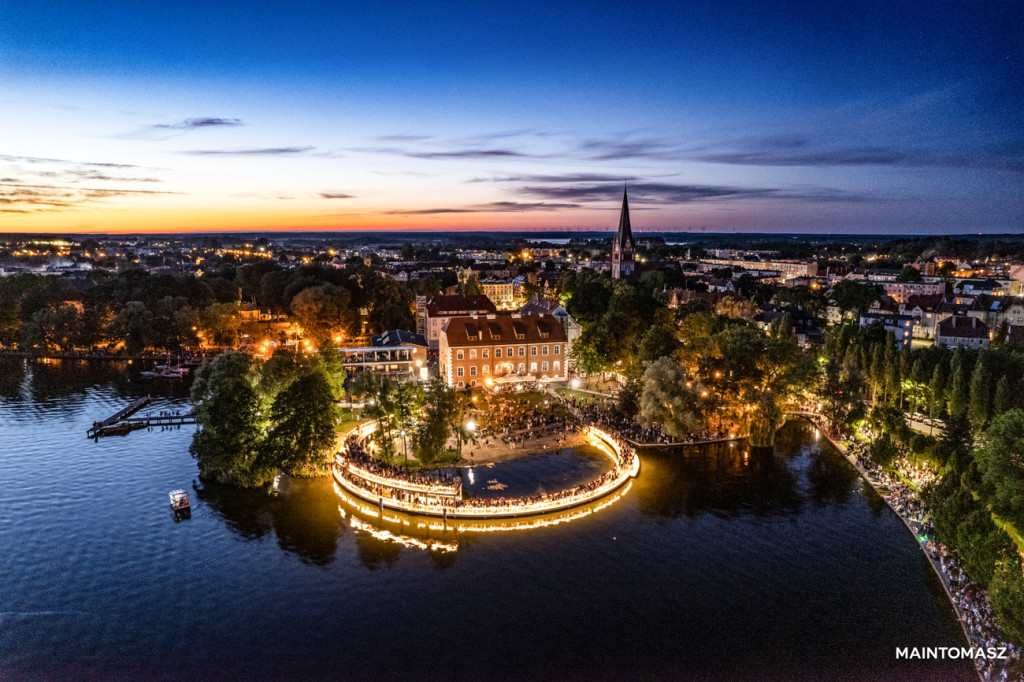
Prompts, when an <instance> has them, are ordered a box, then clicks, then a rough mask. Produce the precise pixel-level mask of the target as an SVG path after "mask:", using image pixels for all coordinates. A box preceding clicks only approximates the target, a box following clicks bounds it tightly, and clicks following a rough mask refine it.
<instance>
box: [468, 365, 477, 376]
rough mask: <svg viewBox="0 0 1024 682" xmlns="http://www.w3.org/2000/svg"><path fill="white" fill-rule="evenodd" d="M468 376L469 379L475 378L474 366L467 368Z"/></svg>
mask: <svg viewBox="0 0 1024 682" xmlns="http://www.w3.org/2000/svg"><path fill="white" fill-rule="evenodd" d="M469 376H471V377H475V376H476V365H472V366H471V367H470V368H469Z"/></svg>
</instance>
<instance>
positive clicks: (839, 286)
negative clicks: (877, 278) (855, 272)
mask: <svg viewBox="0 0 1024 682" xmlns="http://www.w3.org/2000/svg"><path fill="white" fill-rule="evenodd" d="M884 293H885V292H884V291H883V290H882V287H881V286H879V285H878V284H870V283H867V282H858V281H857V280H853V279H843V280H840V281H839V282H836V285H835V286H834V287H832V298H833V299H834V300H835V302H836V305H838V306H839V309H840V310H841V311H843V312H844V313H845V312H846V311H853V310H866V309H867V308H869V307H870V306H871V304H872V303H874V302H875V301H878V300H881V298H882V296H883V294H884Z"/></svg>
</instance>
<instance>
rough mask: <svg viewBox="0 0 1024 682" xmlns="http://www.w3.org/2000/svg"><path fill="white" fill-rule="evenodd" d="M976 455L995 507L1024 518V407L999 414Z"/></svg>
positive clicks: (1018, 518) (1004, 513)
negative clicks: (1023, 408)
mask: <svg viewBox="0 0 1024 682" xmlns="http://www.w3.org/2000/svg"><path fill="white" fill-rule="evenodd" d="M974 459H975V461H976V462H977V464H978V471H979V473H980V474H981V480H982V484H983V486H984V490H985V492H986V493H987V495H986V496H987V497H989V498H990V499H991V501H992V509H993V510H994V511H995V512H996V513H997V514H1001V515H1003V516H1005V517H1007V518H1009V519H1014V520H1017V521H1018V522H1019V520H1021V519H1024V410H1010V411H1009V412H1006V413H1004V414H1001V415H999V416H998V417H996V418H995V419H994V420H993V421H992V426H990V427H989V428H988V431H986V432H985V443H984V445H982V446H981V447H980V448H978V450H977V451H975V453H974Z"/></svg>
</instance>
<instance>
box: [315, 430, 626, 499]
mask: <svg viewBox="0 0 1024 682" xmlns="http://www.w3.org/2000/svg"><path fill="white" fill-rule="evenodd" d="M372 430H373V424H368V425H365V426H364V427H361V428H360V429H359V430H358V432H356V433H355V436H356V438H357V439H363V438H366V436H367V435H369V433H370V432H372ZM586 434H587V436H589V437H590V438H592V439H593V442H594V445H595V446H596V447H597V448H598V449H599V450H601V452H603V453H604V454H605V455H607V456H608V457H609V458H610V459H611V460H612V462H613V464H614V466H613V468H612V469H611V471H608V472H607V473H605V474H603V475H602V476H601V477H600V478H598V479H596V480H594V481H591V482H589V483H585V484H582V485H579V486H574V487H573V488H569V489H566V490H560V491H557V492H553V493H546V494H543V495H537V496H534V497H529V498H510V499H491V498H473V499H463V498H462V486H461V484H459V483H458V482H455V483H449V482H443V481H437V482H432V481H410V480H405V479H399V478H390V477H387V476H383V475H381V474H380V473H376V472H371V471H368V470H367V469H366V468H365V467H362V466H360V465H359V463H358V462H357V461H355V460H356V458H355V457H351V456H350V455H349V453H348V450H347V446H346V448H343V449H342V450H341V451H340V452H339V453H338V454H337V456H336V457H335V462H334V480H335V481H336V482H337V483H338V485H339V486H341V487H342V488H344V489H345V490H346V491H348V492H349V493H351V494H352V495H355V496H357V497H359V498H362V499H363V500H366V501H368V502H371V503H373V504H375V505H377V506H378V507H379V508H380V509H382V510H383V509H391V510H398V511H403V512H408V513H411V514H423V515H427V516H440V517H444V518H452V519H460V518H461V519H499V518H512V517H517V516H532V515H537V514H550V513H552V512H557V511H560V510H563V509H568V508H570V507H575V506H578V505H582V504H586V503H588V502H592V501H594V500H597V499H600V498H602V497H604V496H605V495H608V494H609V493H611V492H613V491H615V490H617V489H618V488H619V487H621V486H622V485H624V484H625V483H626V482H627V481H629V480H630V479H631V478H633V477H635V476H636V475H637V474H638V473H639V471H640V458H639V457H638V456H637V455H636V452H635V451H634V450H633V448H631V447H630V446H628V445H626V444H623V443H620V442H619V441H618V440H617V439H616V438H615V437H613V436H611V435H610V434H608V433H606V432H604V431H602V430H601V429H598V428H595V427H593V426H588V427H587V428H586Z"/></svg>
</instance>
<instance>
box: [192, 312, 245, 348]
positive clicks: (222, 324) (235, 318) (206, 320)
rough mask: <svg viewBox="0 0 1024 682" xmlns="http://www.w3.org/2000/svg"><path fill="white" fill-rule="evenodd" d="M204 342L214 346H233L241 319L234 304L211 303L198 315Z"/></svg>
mask: <svg viewBox="0 0 1024 682" xmlns="http://www.w3.org/2000/svg"><path fill="white" fill-rule="evenodd" d="M199 319H200V320H201V326H202V328H203V330H204V331H205V333H206V340H207V342H208V343H209V344H211V345H214V346H227V347H231V346H234V345H235V343H236V342H237V341H238V329H239V327H241V326H242V319H241V317H239V315H238V306H237V305H236V304H234V303H211V304H210V305H208V306H206V307H205V308H204V309H203V310H202V312H201V313H200V315H199Z"/></svg>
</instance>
